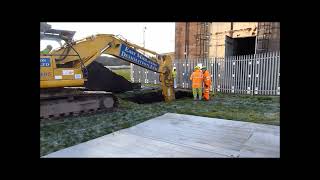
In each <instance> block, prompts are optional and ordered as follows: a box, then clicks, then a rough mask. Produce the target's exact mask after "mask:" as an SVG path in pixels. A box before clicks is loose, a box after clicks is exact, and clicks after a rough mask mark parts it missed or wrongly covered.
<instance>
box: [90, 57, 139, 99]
mask: <svg viewBox="0 0 320 180" xmlns="http://www.w3.org/2000/svg"><path fill="white" fill-rule="evenodd" d="M87 69H88V81H86V82H85V87H86V88H87V89H90V90H95V91H108V92H117V93H119V92H125V91H131V90H133V85H132V83H131V82H130V81H128V80H126V79H125V78H124V77H122V76H119V75H117V74H116V73H114V72H112V71H111V70H109V69H108V68H105V67H104V66H103V65H102V64H100V63H98V62H92V63H91V64H90V65H89V66H88V67H87Z"/></svg>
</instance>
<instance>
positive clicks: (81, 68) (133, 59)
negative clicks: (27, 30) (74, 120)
mask: <svg viewBox="0 0 320 180" xmlns="http://www.w3.org/2000/svg"><path fill="white" fill-rule="evenodd" d="M74 34H75V31H67V30H56V29H51V27H50V25H49V26H48V24H46V23H41V27H40V41H41V40H55V41H57V42H59V43H60V44H61V47H59V48H57V49H54V50H52V51H51V52H50V53H49V54H40V119H47V118H51V117H60V116H69V115H78V114H82V113H85V114H86V113H89V112H96V111H105V110H109V109H113V108H115V107H117V104H118V100H117V98H116V97H115V96H114V95H113V94H112V93H111V92H105V91H93V90H87V89H85V90H84V89H83V88H81V87H83V86H84V83H85V81H87V79H88V70H87V66H88V65H90V64H91V63H92V62H93V61H94V60H95V59H96V58H97V57H99V56H100V55H102V54H108V55H112V56H115V57H117V58H120V59H122V60H125V61H128V62H130V63H133V64H135V65H138V66H141V67H144V68H146V69H148V70H151V71H153V72H157V73H159V78H160V81H161V88H162V94H163V96H164V100H165V101H166V102H170V101H172V100H174V99H175V94H174V89H173V78H172V71H171V70H172V59H171V58H170V56H166V55H163V56H162V55H160V54H158V53H156V52H154V51H150V50H148V49H145V48H143V47H140V46H138V45H135V44H133V43H130V42H128V41H127V40H125V39H124V38H121V37H119V36H115V35H112V34H97V35H93V36H89V37H86V38H83V39H80V40H77V41H74V40H73V36H74ZM61 42H64V44H62V43H61ZM106 78H108V77H106ZM114 83H117V82H114Z"/></svg>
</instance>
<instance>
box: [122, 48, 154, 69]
mask: <svg viewBox="0 0 320 180" xmlns="http://www.w3.org/2000/svg"><path fill="white" fill-rule="evenodd" d="M119 56H120V57H121V58H124V59H126V60H128V61H130V62H132V63H134V64H137V65H140V66H142V67H145V68H147V69H150V70H154V71H158V70H159V64H158V63H156V62H154V61H152V60H151V59H149V58H147V57H146V56H144V55H143V54H141V53H139V52H138V51H136V50H134V49H133V48H130V47H128V46H126V45H125V44H121V47H120V53H119Z"/></svg>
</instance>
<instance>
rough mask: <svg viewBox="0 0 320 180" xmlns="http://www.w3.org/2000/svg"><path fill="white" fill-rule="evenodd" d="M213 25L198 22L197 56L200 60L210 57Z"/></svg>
mask: <svg viewBox="0 0 320 180" xmlns="http://www.w3.org/2000/svg"><path fill="white" fill-rule="evenodd" d="M210 29H211V23H210V22H198V23H197V34H196V56H197V58H198V59H200V60H204V59H206V58H208V57H209V47H210V39H211V31H210Z"/></svg>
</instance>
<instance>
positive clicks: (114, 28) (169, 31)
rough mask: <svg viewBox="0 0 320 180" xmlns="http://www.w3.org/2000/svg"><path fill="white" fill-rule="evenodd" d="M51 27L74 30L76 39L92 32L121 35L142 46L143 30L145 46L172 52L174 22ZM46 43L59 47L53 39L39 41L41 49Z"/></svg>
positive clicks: (65, 24)
mask: <svg viewBox="0 0 320 180" xmlns="http://www.w3.org/2000/svg"><path fill="white" fill-rule="evenodd" d="M48 24H50V25H51V28H53V29H61V30H70V31H76V34H75V35H74V37H73V39H74V40H78V39H81V38H84V37H87V36H91V35H94V34H114V35H121V36H122V37H123V38H125V39H127V40H128V41H129V42H131V43H134V44H137V45H140V46H143V31H144V27H146V30H145V47H146V48H147V49H149V50H152V51H155V52H157V53H168V52H174V46H175V43H174V42H175V41H174V40H175V39H174V38H175V23H69V22H63V23H53V22H52V23H51V22H48ZM48 43H50V44H51V45H52V46H53V48H57V47H59V44H58V43H55V42H53V41H41V47H40V48H41V49H44V48H45V47H46V46H47V45H48Z"/></svg>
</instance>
